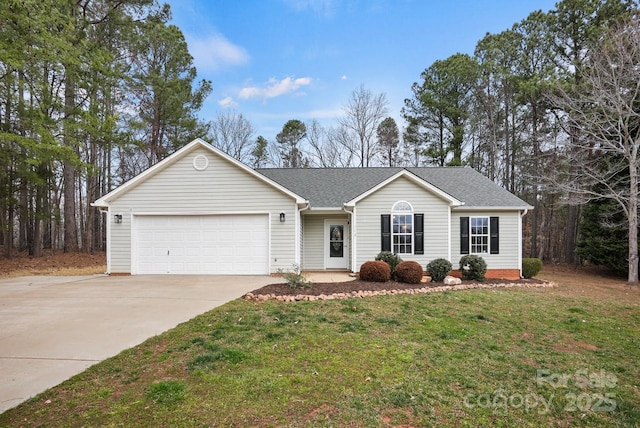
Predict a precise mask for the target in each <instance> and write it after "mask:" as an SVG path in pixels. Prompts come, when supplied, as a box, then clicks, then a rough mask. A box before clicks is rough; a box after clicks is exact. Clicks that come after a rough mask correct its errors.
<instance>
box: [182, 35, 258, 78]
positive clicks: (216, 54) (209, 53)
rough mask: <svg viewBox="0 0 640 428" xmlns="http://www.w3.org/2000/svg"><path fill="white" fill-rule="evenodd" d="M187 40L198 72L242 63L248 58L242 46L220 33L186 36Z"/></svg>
mask: <svg viewBox="0 0 640 428" xmlns="http://www.w3.org/2000/svg"><path fill="white" fill-rule="evenodd" d="M187 41H188V43H189V52H190V53H191V55H192V56H193V59H194V63H195V66H196V68H197V69H198V72H199V73H201V72H203V71H209V72H212V71H218V70H222V69H225V68H228V67H235V66H239V65H244V64H246V63H248V62H249V60H250V57H249V54H248V53H247V51H246V50H245V49H244V48H243V47H241V46H238V45H235V44H233V43H232V42H230V41H229V40H227V38H226V37H224V36H223V35H222V34H220V33H215V34H210V35H208V36H206V37H204V38H197V37H188V38H187Z"/></svg>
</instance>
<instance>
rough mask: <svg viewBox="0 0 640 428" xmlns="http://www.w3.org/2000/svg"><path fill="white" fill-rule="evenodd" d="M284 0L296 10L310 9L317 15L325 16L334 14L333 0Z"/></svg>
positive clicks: (334, 5) (334, 2) (335, 7)
mask: <svg viewBox="0 0 640 428" xmlns="http://www.w3.org/2000/svg"><path fill="white" fill-rule="evenodd" d="M285 2H286V3H288V4H289V6H291V7H293V8H294V9H296V10H297V11H304V10H307V9H311V10H312V11H313V12H315V13H316V14H317V15H322V16H325V17H331V16H333V15H335V13H336V9H337V6H336V1H335V0H285Z"/></svg>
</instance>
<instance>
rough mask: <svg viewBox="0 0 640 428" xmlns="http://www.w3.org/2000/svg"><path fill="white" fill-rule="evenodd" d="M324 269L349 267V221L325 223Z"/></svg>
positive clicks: (326, 221)
mask: <svg viewBox="0 0 640 428" xmlns="http://www.w3.org/2000/svg"><path fill="white" fill-rule="evenodd" d="M324 267H325V269H347V268H348V267H349V223H348V222H347V220H325V221H324Z"/></svg>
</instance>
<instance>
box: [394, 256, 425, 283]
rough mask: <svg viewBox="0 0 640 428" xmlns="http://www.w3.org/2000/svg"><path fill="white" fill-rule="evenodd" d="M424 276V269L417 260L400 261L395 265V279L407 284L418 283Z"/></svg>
mask: <svg viewBox="0 0 640 428" xmlns="http://www.w3.org/2000/svg"><path fill="white" fill-rule="evenodd" d="M423 276H424V270H423V269H422V266H421V265H420V263H418V262H413V261H407V262H400V263H398V266H396V280H398V281H400V282H405V283H407V284H419V283H420V281H422V277H423Z"/></svg>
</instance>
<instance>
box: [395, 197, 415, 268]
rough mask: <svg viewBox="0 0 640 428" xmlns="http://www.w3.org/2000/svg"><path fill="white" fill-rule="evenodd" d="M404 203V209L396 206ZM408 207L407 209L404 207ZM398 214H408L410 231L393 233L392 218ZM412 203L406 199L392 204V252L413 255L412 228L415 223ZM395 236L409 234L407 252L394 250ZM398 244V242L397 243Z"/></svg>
mask: <svg viewBox="0 0 640 428" xmlns="http://www.w3.org/2000/svg"><path fill="white" fill-rule="evenodd" d="M401 205H404V206H405V209H398V206H401ZM406 208H409V209H410V210H409V209H406ZM400 215H404V216H407V215H408V216H409V218H410V219H411V232H410V233H395V232H394V231H393V224H394V218H395V217H396V216H400ZM413 218H414V217H413V205H411V204H410V203H409V202H407V201H397V202H396V203H394V204H393V206H392V207H391V219H390V221H391V225H390V226H391V251H392V252H393V253H394V254H402V255H406V256H412V255H413V251H414V249H415V242H413V234H414V228H415V224H413V223H414V220H413ZM396 236H410V237H411V251H410V252H408V253H400V252H396V251H395V246H396V244H395V242H394V241H395V239H394V238H395V237H396ZM398 245H400V244H398Z"/></svg>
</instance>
